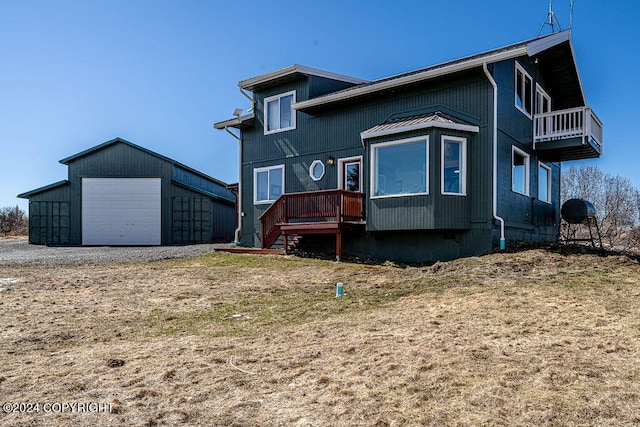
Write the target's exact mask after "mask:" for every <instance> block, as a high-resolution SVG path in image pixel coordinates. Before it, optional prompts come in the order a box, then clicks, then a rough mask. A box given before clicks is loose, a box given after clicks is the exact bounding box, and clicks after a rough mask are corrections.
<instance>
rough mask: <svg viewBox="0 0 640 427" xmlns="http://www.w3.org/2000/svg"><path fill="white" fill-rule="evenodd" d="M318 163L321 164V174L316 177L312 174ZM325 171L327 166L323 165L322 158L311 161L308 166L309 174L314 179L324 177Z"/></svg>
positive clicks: (317, 179)
mask: <svg viewBox="0 0 640 427" xmlns="http://www.w3.org/2000/svg"><path fill="white" fill-rule="evenodd" d="M318 165H321V166H322V175H320V178H316V177H315V176H313V169H314V168H315V167H316V166H318ZM326 171H327V168H326V167H325V165H324V163H322V160H314V161H313V162H312V163H311V166H309V176H310V177H311V179H312V180H314V181H320V180H321V179H322V178H323V177H324V174H325V172H326Z"/></svg>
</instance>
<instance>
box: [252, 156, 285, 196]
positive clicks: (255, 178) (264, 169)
mask: <svg viewBox="0 0 640 427" xmlns="http://www.w3.org/2000/svg"><path fill="white" fill-rule="evenodd" d="M273 169H282V194H284V193H285V190H284V183H285V178H284V165H275V166H265V167H262V168H255V169H254V170H253V204H254V205H270V204H272V203H273V202H275V200H258V173H259V172H268V171H270V170H273ZM269 176H270V175H269ZM267 186H270V181H269V180H267ZM267 197H269V191H267Z"/></svg>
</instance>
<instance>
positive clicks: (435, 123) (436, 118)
mask: <svg viewBox="0 0 640 427" xmlns="http://www.w3.org/2000/svg"><path fill="white" fill-rule="evenodd" d="M430 127H439V128H445V129H456V130H461V131H466V132H479V131H480V128H479V127H478V126H475V125H472V124H470V123H467V122H465V121H463V120H460V119H458V118H456V117H453V116H451V115H449V114H445V113H443V112H442V111H436V112H434V113H428V114H418V115H414V116H409V117H398V118H390V119H388V120H386V121H385V122H383V123H381V124H379V125H376V126H374V127H372V128H370V129H367V130H365V131H363V132H361V133H360V137H361V138H362V139H363V140H364V139H370V138H376V137H380V136H386V135H393V134H396V133H401V132H409V131H412V130H418V129H427V128H430Z"/></svg>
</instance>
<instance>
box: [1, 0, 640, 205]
mask: <svg viewBox="0 0 640 427" xmlns="http://www.w3.org/2000/svg"><path fill="white" fill-rule="evenodd" d="M569 3H570V2H569V0H566V1H559V0H556V1H555V2H554V9H555V13H556V15H557V17H558V19H559V21H560V24H561V25H562V26H563V28H565V27H567V26H568V23H569ZM547 11H548V2H547V1H546V0H526V1H525V0H496V1H491V0H489V1H483V2H479V1H477V0H458V1H448V2H442V1H441V2H434V1H424V0H417V1H401V0H397V1H393V2H390V1H389V2H380V1H372V0H369V1H349V0H342V1H334V0H323V1H305V0H298V1H276V0H261V1H235V2H231V1H214V0H211V1H195V0H191V1H189V0H182V1H178V0H175V1H163V0H153V1H151V0H126V1H120V0H108V1H103V0H91V1H71V0H67V1H56V0H47V1H18V0H11V1H9V0H0V158H1V159H2V160H1V161H0V207H2V206H10V205H16V204H19V205H20V206H21V207H23V208H25V209H26V207H27V201H25V200H22V199H17V198H16V197H15V196H16V195H17V194H19V193H22V192H24V191H28V190H32V189H34V188H37V187H40V186H43V185H48V184H51V183H53V182H56V181H59V180H62V179H65V178H66V172H67V171H66V166H64V165H61V164H59V163H58V160H60V159H62V158H65V157H68V156H70V155H73V154H75V153H78V152H80V151H83V150H85V149H87V148H90V147H92V146H94V145H97V144H100V143H102V142H105V141H108V140H110V139H113V138H115V137H118V136H119V137H122V138H124V139H127V140H129V141H131V142H133V143H135V144H138V145H141V146H143V147H146V148H148V149H150V150H153V151H156V152H158V153H160V154H162V155H165V156H168V157H171V158H173V159H175V160H177V161H179V162H181V163H184V164H186V165H188V166H191V167H193V168H195V169H198V170H200V171H202V172H204V173H207V174H209V175H211V176H213V177H215V178H218V179H221V180H223V181H226V182H235V181H237V179H238V178H237V177H238V166H237V152H238V151H237V142H236V141H235V140H234V139H233V138H231V137H230V136H229V135H227V134H226V133H225V132H223V131H216V130H215V129H213V127H212V124H213V123H214V122H216V121H221V120H224V119H227V118H230V117H231V115H232V112H233V110H234V109H235V108H236V107H240V108H245V109H246V108H247V107H248V106H249V105H248V101H247V100H246V99H245V98H244V97H243V96H242V95H241V94H240V93H239V91H238V88H237V82H238V81H239V80H243V79H246V78H250V77H253V76H256V75H259V74H263V73H266V72H269V71H273V70H276V69H278V68H282V67H286V66H288V65H291V64H296V63H297V64H302V65H307V66H311V67H315V68H320V69H324V70H328V71H332V72H337V73H341V74H347V75H351V76H354V77H360V78H364V79H376V78H381V77H386V76H389V75H394V74H398V73H401V72H405V71H410V70H414V69H417V68H422V67H425V66H429V65H433V64H436V63H439V62H443V61H447V60H451V59H456V58H459V57H462V56H465V55H469V54H474V53H478V52H481V51H485V50H489V49H492V48H495V47H499V46H503V45H506V44H510V43H513V42H517V41H521V40H525V39H528V38H531V37H535V36H536V35H537V34H538V30H539V28H540V25H541V24H542V22H543V20H544V18H545V16H546V14H547ZM639 21H640V2H635V1H615V2H602V1H595V0H576V1H575V9H574V21H573V34H572V36H573V42H574V47H575V50H576V55H577V61H578V66H579V69H580V72H581V76H582V81H583V85H584V89H585V93H586V96H587V102H588V103H589V105H590V106H592V107H593V108H594V110H595V111H596V113H597V114H598V116H599V117H600V118H601V119H602V121H603V122H604V125H605V142H604V155H603V156H602V158H600V159H598V160H597V161H596V163H597V164H598V165H599V166H600V167H601V168H602V169H604V170H605V171H607V172H610V173H613V174H620V175H621V176H624V177H627V178H630V179H631V180H632V182H633V183H634V184H635V185H636V186H638V187H640V168H639V167H638V166H637V164H638V159H640V141H638V140H639V139H640V138H639V137H638V136H636V135H635V134H634V133H633V132H630V131H628V129H629V127H630V125H631V124H634V123H636V122H637V120H639V119H638V118H639V117H640V103H638V102H637V100H638V98H639V96H640V85H638V84H637V78H636V76H637V74H638V69H639V67H638V66H639V65H640V64H638V62H640V27H639V26H638V25H637V22H639ZM571 164H577V163H575V162H572V163H565V164H564V166H565V167H566V166H569V165H571Z"/></svg>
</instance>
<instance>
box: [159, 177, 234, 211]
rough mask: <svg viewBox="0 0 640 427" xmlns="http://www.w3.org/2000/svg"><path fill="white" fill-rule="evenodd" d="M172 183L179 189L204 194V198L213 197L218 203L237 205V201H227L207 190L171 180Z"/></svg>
mask: <svg viewBox="0 0 640 427" xmlns="http://www.w3.org/2000/svg"><path fill="white" fill-rule="evenodd" d="M171 183H172V184H174V185H177V186H178V187H182V188H186V189H187V190H191V191H195V192H196V193H200V194H202V195H204V196H207V197H211V198H212V199H215V200H218V201H221V202H225V203H228V204H230V205H235V204H236V202H235V200H229V199H227V198H225V197H222V196H220V195H218V194H215V193H212V192H210V191H207V190H203V189H202V188H198V187H194V186H192V185H188V184H184V183H182V182H179V181H175V180H171Z"/></svg>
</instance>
